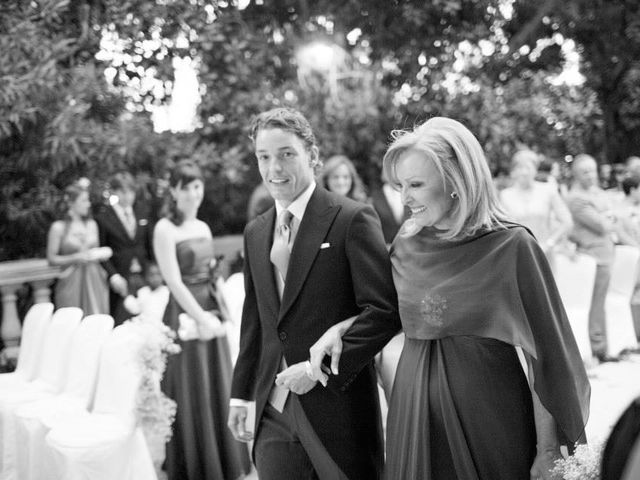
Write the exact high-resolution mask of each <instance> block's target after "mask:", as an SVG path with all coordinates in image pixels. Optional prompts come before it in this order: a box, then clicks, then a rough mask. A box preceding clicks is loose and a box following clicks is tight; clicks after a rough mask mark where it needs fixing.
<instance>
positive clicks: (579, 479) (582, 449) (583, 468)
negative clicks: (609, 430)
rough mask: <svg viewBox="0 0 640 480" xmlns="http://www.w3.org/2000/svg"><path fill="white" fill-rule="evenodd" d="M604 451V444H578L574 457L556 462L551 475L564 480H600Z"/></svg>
mask: <svg viewBox="0 0 640 480" xmlns="http://www.w3.org/2000/svg"><path fill="white" fill-rule="evenodd" d="M602 449H603V444H602V442H595V443H592V444H579V445H578V444H577V445H576V449H575V452H573V455H570V456H568V457H567V458H562V459H560V460H556V461H555V466H554V467H553V469H552V470H551V473H552V474H553V475H554V478H558V479H562V480H598V479H599V478H600V460H601V458H602Z"/></svg>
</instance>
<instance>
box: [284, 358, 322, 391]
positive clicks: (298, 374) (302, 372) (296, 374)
mask: <svg viewBox="0 0 640 480" xmlns="http://www.w3.org/2000/svg"><path fill="white" fill-rule="evenodd" d="M316 383H318V382H317V381H316V380H313V379H311V378H310V377H309V376H308V375H307V362H300V363H296V364H295V365H291V366H290V367H289V368H287V369H285V370H283V371H282V372H280V373H279V374H278V375H277V376H276V385H278V386H281V387H284V388H286V389H287V390H291V391H292V392H293V393H295V394H297V395H304V394H305V393H307V392H308V391H309V390H311V389H312V388H313V387H315V386H316Z"/></svg>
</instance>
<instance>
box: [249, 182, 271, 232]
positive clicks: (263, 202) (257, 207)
mask: <svg viewBox="0 0 640 480" xmlns="http://www.w3.org/2000/svg"><path fill="white" fill-rule="evenodd" d="M271 207H273V198H272V197H271V194H270V193H269V190H267V187H265V186H264V183H260V184H259V185H258V186H257V187H256V188H254V190H253V192H252V193H251V197H249V204H248V206H247V223H248V222H250V221H251V220H253V219H254V218H256V217H257V216H258V215H261V214H263V213H264V212H266V211H267V210H269V209H270V208H271Z"/></svg>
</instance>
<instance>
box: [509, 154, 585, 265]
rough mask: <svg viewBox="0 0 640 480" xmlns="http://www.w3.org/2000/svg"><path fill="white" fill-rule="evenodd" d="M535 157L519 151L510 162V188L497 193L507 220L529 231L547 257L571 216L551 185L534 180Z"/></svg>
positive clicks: (558, 242) (558, 241)
mask: <svg viewBox="0 0 640 480" xmlns="http://www.w3.org/2000/svg"><path fill="white" fill-rule="evenodd" d="M537 166H538V154H536V153H535V152H532V151H531V150H520V151H518V152H516V153H515V154H514V155H513V158H512V160H511V179H512V181H513V184H512V186H510V187H508V188H505V189H504V190H502V191H501V192H500V200H501V201H502V206H503V207H504V209H505V210H506V212H507V214H508V215H509V217H510V218H511V219H512V220H514V221H516V222H518V223H521V224H522V225H524V226H525V227H527V228H529V229H530V230H531V232H532V233H533V234H534V236H535V237H536V239H537V240H538V243H539V244H540V246H541V247H542V249H543V250H544V251H545V253H546V254H547V256H549V255H550V254H551V252H553V250H554V248H555V247H556V246H557V245H559V244H560V242H561V241H562V240H564V239H565V237H566V235H567V234H568V233H569V231H570V230H571V228H572V226H573V221H572V219H571V213H570V212H569V209H568V208H567V206H566V204H565V203H564V200H563V199H562V197H561V196H560V194H559V193H558V191H557V189H556V188H554V185H553V183H544V182H538V181H536V180H535V178H536V172H537Z"/></svg>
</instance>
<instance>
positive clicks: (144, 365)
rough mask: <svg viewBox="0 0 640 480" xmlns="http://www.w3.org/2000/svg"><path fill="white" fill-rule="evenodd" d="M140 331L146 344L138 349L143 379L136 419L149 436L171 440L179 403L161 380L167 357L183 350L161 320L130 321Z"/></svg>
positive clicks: (136, 319) (173, 333)
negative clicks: (168, 393) (165, 390)
mask: <svg viewBox="0 0 640 480" xmlns="http://www.w3.org/2000/svg"><path fill="white" fill-rule="evenodd" d="M130 322H131V324H132V325H134V326H135V327H136V328H138V329H139V330H140V335H141V336H142V338H144V344H143V345H142V347H141V348H140V350H139V351H138V362H139V367H140V370H141V381H140V386H139V387H138V393H137V397H136V419H137V422H138V425H139V426H141V427H142V429H143V431H144V432H145V434H146V435H147V436H153V437H155V438H157V439H161V441H162V443H163V444H164V443H166V442H167V441H169V439H170V438H171V435H172V430H171V425H172V424H173V421H174V420H175V416H176V402H174V401H173V400H171V399H170V398H169V397H167V396H166V395H165V394H164V393H163V392H162V390H160V380H161V379H162V375H163V374H164V371H165V369H166V366H167V357H168V356H169V355H173V354H176V353H179V352H180V346H179V345H177V344H176V343H175V338H176V334H175V332H174V331H173V330H171V329H170V328H169V327H167V326H166V325H164V324H162V323H157V322H149V321H145V319H144V317H142V316H138V317H134V318H132V319H131V320H130Z"/></svg>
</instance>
